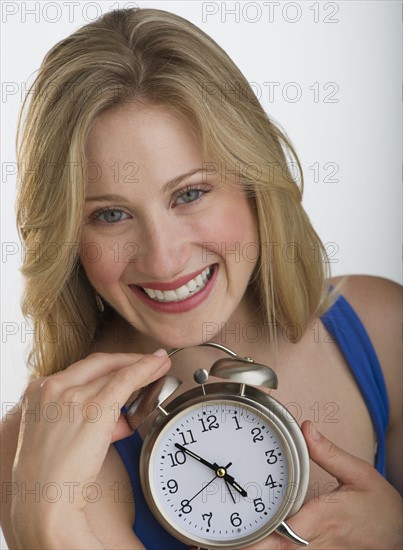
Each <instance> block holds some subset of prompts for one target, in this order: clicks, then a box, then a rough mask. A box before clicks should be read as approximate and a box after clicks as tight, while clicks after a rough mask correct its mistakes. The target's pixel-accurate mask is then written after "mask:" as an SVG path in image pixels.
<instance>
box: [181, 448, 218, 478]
mask: <svg viewBox="0 0 403 550" xmlns="http://www.w3.org/2000/svg"><path fill="white" fill-rule="evenodd" d="M175 447H176V448H177V449H180V450H181V451H183V452H184V453H186V454H188V455H189V456H191V457H193V458H195V459H196V460H198V461H199V462H201V463H202V464H204V465H205V466H207V468H210V470H214V471H215V472H216V471H217V466H214V465H213V464H211V462H207V460H205V459H204V458H202V457H201V456H199V455H197V454H196V453H194V452H193V451H191V450H190V449H187V448H186V447H184V446H183V445H181V444H180V443H175Z"/></svg>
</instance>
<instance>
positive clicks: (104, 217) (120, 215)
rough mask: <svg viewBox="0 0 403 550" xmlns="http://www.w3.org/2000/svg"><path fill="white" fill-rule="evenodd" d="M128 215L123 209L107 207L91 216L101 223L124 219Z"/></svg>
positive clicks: (111, 222)
mask: <svg viewBox="0 0 403 550" xmlns="http://www.w3.org/2000/svg"><path fill="white" fill-rule="evenodd" d="M128 217H129V215H128V214H126V212H123V210H118V209H117V208H107V209H106V210H102V211H98V212H95V214H94V215H93V218H94V219H95V220H96V221H99V222H101V223H108V224H113V223H117V222H120V221H122V220H125V219H127V218H128Z"/></svg>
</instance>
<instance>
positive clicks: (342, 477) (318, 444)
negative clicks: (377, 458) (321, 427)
mask: <svg viewBox="0 0 403 550" xmlns="http://www.w3.org/2000/svg"><path fill="white" fill-rule="evenodd" d="M302 431H303V433H304V436H305V440H306V442H307V445H308V449H309V456H310V457H311V459H312V460H313V461H314V462H315V463H316V464H318V466H320V467H321V468H323V469H324V470H326V472H328V473H329V474H331V475H332V476H334V477H335V478H336V479H337V481H338V482H339V484H340V485H344V486H347V485H348V486H354V487H355V488H356V489H360V488H362V489H364V488H366V487H367V486H368V477H369V476H374V475H375V474H377V472H376V470H375V469H374V468H373V466H371V465H370V464H369V463H368V462H366V461H365V460H362V459H360V458H357V457H355V456H353V455H352V454H350V453H348V452H347V451H345V450H343V449H341V448H340V447H338V446H337V445H335V444H334V443H332V442H331V441H330V440H329V439H327V437H325V436H324V435H323V434H321V433H320V432H318V430H317V429H316V428H315V426H314V425H313V423H312V422H310V421H308V420H307V421H305V422H304V423H303V424H302Z"/></svg>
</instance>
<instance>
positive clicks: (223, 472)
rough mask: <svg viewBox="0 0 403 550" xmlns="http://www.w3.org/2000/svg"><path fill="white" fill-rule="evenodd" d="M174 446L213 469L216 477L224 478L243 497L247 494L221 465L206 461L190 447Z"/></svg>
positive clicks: (177, 444)
mask: <svg viewBox="0 0 403 550" xmlns="http://www.w3.org/2000/svg"><path fill="white" fill-rule="evenodd" d="M175 447H176V448H177V449H180V450H181V451H182V452H184V453H186V454H188V455H189V456H191V457H193V458H194V459H196V460H198V461H199V462H201V463H202V464H204V465H205V466H207V468H210V469H211V470H214V471H215V473H216V475H217V476H218V477H221V478H222V479H225V481H227V482H228V483H229V484H230V485H231V486H232V487H233V488H234V489H235V490H236V491H238V493H239V494H241V495H242V496H243V497H246V496H248V495H247V492H246V491H245V489H243V488H242V487H241V486H240V485H238V483H237V482H236V481H235V478H233V477H232V476H230V475H229V474H227V471H226V468H223V467H221V466H219V465H218V464H217V463H214V464H212V463H211V462H208V461H207V460H205V459H204V458H202V457H201V456H199V455H197V454H196V453H194V452H193V451H191V450H190V449H187V448H186V447H184V446H183V445H181V444H180V443H175ZM227 468H228V466H227Z"/></svg>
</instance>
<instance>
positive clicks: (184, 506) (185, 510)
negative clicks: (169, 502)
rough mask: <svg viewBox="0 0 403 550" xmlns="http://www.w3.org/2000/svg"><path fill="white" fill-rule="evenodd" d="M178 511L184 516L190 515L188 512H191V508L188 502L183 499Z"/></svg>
mask: <svg viewBox="0 0 403 550" xmlns="http://www.w3.org/2000/svg"><path fill="white" fill-rule="evenodd" d="M180 511H181V512H183V513H184V514H190V512H191V511H192V507H191V506H190V504H189V500H186V499H185V500H182V501H181V508H180Z"/></svg>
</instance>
